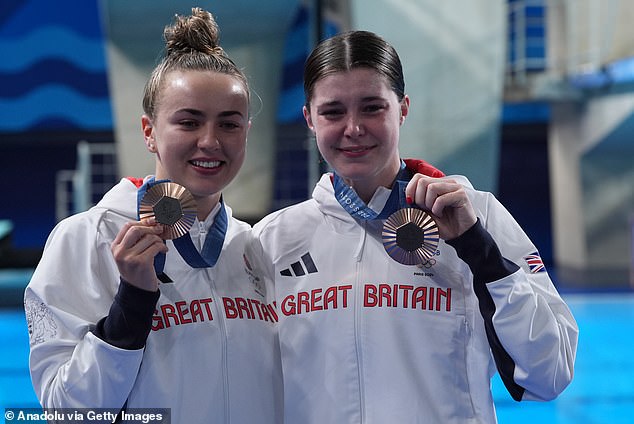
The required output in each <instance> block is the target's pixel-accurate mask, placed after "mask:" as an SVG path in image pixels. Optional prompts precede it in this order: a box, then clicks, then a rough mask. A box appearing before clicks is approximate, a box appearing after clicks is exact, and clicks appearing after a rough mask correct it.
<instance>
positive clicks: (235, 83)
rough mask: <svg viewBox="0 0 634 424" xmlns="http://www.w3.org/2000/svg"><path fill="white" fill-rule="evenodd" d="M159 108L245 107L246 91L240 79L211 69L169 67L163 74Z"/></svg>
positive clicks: (239, 108)
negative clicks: (166, 73) (164, 75)
mask: <svg viewBox="0 0 634 424" xmlns="http://www.w3.org/2000/svg"><path fill="white" fill-rule="evenodd" d="M159 103H160V109H180V108H194V109H201V110H206V109H210V108H213V109H232V110H233V109H238V110H243V109H244V110H246V109H247V108H248V94H247V91H246V87H245V86H244V84H243V83H242V81H241V80H240V79H238V78H237V77H234V76H232V75H227V74H222V73H218V72H212V71H173V72H170V73H169V74H168V75H166V78H165V81H164V84H163V87H162V89H161V93H160V99H159Z"/></svg>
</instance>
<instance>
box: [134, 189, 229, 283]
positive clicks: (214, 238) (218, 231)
mask: <svg viewBox="0 0 634 424" xmlns="http://www.w3.org/2000/svg"><path fill="white" fill-rule="evenodd" d="M166 182H170V180H158V181H156V180H155V179H154V177H150V178H149V179H148V180H147V181H146V182H145V183H143V185H142V186H141V187H140V188H139V190H138V192H137V210H138V206H139V205H140V204H141V200H142V199H143V196H144V195H145V193H146V192H147V190H149V189H150V188H151V187H152V186H154V185H156V184H160V183H166ZM137 219H139V216H138V215H137ZM228 222H229V221H228V219H227V212H226V210H225V204H224V201H223V200H222V197H221V198H220V210H219V211H218V213H217V214H216V217H215V218H214V222H213V224H212V225H211V228H209V231H208V232H207V236H206V237H205V242H204V243H203V248H202V250H201V251H200V252H198V250H197V249H196V246H194V242H193V241H192V238H191V235H190V234H189V232H187V233H186V234H184V235H183V236H182V237H179V238H177V239H174V240H172V242H173V243H174V246H175V247H176V250H178V253H179V254H180V255H181V257H182V258H183V259H184V260H185V262H187V264H188V265H189V266H191V267H192V268H211V267H213V266H214V265H216V262H217V261H218V257H219V256H220V252H221V251H222V245H223V244H224V240H225V235H226V233H227V226H228ZM164 267H165V254H164V253H159V254H158V255H156V256H155V257H154V269H155V270H156V275H159V276H160V275H162V274H163V268H164Z"/></svg>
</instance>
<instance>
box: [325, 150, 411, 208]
mask: <svg viewBox="0 0 634 424" xmlns="http://www.w3.org/2000/svg"><path fill="white" fill-rule="evenodd" d="M411 178H412V173H411V172H410V171H409V169H407V167H406V166H405V162H403V161H401V168H400V170H399V172H398V174H397V175H396V180H395V181H394V184H393V185H392V192H391V193H390V197H388V199H387V202H386V203H385V206H384V207H383V209H382V210H381V212H376V211H375V210H373V209H371V208H370V207H369V206H368V205H366V204H365V202H364V201H363V200H361V198H360V197H359V195H358V194H357V192H356V191H354V189H353V188H352V187H350V186H349V185H348V184H346V183H345V182H344V181H343V179H342V178H341V177H340V176H339V175H337V174H336V173H334V178H333V187H334V190H335V197H336V199H337V201H338V202H339V204H340V205H341V207H342V208H344V209H345V210H346V212H348V213H349V214H350V215H351V216H352V217H353V218H355V219H365V220H372V219H386V218H387V217H389V216H390V215H391V214H393V213H394V212H396V211H397V210H398V209H401V208H404V207H406V206H407V202H406V201H405V187H406V186H407V183H408V182H409V180H410V179H411Z"/></svg>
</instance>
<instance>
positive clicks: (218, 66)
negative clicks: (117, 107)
mask: <svg viewBox="0 0 634 424" xmlns="http://www.w3.org/2000/svg"><path fill="white" fill-rule="evenodd" d="M163 38H164V39H165V56H164V57H163V59H162V60H161V62H160V63H159V64H158V65H157V66H156V67H155V68H154V70H153V71H152V74H151V75H150V78H149V79H148V81H147V83H146V84H145V89H144V92H143V111H144V112H145V114H146V115H148V116H149V117H150V118H154V117H155V116H156V110H157V108H158V106H159V101H160V93H161V90H162V88H163V83H164V81H165V78H166V76H167V75H168V74H169V73H170V72H173V71H189V70H194V71H211V72H218V73H222V74H227V75H231V76H233V77H235V78H237V79H238V80H239V81H241V82H242V84H244V88H245V91H246V93H247V100H248V96H249V84H248V81H247V78H246V76H245V75H244V73H243V72H242V71H241V70H240V69H239V68H238V67H237V66H236V64H235V63H234V62H233V61H232V60H231V59H230V58H229V56H227V54H226V53H225V51H224V49H223V48H222V47H221V46H220V44H219V39H220V30H219V28H218V24H217V23H216V20H215V19H214V17H213V15H212V14H211V13H209V12H207V11H205V10H203V9H201V8H199V7H194V8H192V13H191V15H189V16H179V15H176V17H175V22H174V23H173V24H171V25H168V26H166V27H165V29H164V31H163Z"/></svg>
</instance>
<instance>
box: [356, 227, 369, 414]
mask: <svg viewBox="0 0 634 424" xmlns="http://www.w3.org/2000/svg"><path fill="white" fill-rule="evenodd" d="M366 226H367V221H363V225H362V231H361V237H360V238H359V244H358V246H357V249H356V250H355V254H354V258H355V281H354V290H355V293H354V344H355V349H356V352H357V378H358V382H359V416H360V422H363V421H364V420H365V417H364V406H365V393H364V384H363V349H362V346H361V340H360V333H361V320H362V312H363V303H362V302H363V289H362V287H361V285H362V282H361V281H360V275H361V271H362V270H363V267H362V263H361V259H362V257H363V247H364V245H365V240H366V235H367V228H366Z"/></svg>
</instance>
